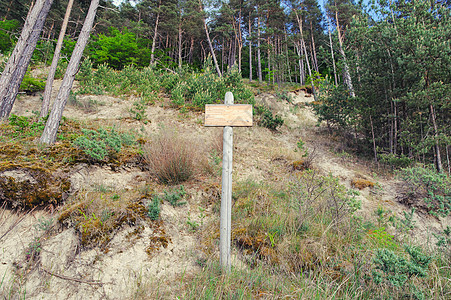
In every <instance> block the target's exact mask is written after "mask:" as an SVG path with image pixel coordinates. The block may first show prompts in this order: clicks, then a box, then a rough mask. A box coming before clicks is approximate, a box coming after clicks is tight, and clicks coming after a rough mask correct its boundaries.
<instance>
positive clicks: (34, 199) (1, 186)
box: [0, 162, 70, 208]
mask: <svg viewBox="0 0 451 300" xmlns="http://www.w3.org/2000/svg"><path fill="white" fill-rule="evenodd" d="M4 171H17V172H19V173H21V176H22V177H23V178H21V180H18V179H17V178H15V177H14V176H5V175H4V176H1V177H0V191H1V192H0V200H2V201H5V202H6V204H7V205H8V206H9V207H21V208H33V207H35V206H46V205H49V204H52V205H57V204H59V203H61V202H62V201H63V200H64V199H65V198H66V195H67V191H68V190H69V189H70V181H69V180H67V179H65V178H58V177H54V176H53V175H52V174H51V173H50V172H48V171H47V170H44V169H43V168H41V167H39V166H35V167H29V168H22V167H20V166H18V165H16V164H14V163H12V162H6V163H2V164H0V172H4ZM0 175H1V174H0Z"/></svg>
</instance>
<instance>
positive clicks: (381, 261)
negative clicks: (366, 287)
mask: <svg viewBox="0 0 451 300" xmlns="http://www.w3.org/2000/svg"><path fill="white" fill-rule="evenodd" d="M404 249H405V251H406V252H407V253H408V254H409V257H410V260H407V259H405V258H404V257H402V256H398V255H397V254H395V253H394V252H393V251H391V250H387V249H379V250H377V252H376V257H375V258H374V260H373V262H374V264H375V268H374V269H373V272H372V274H373V280H374V282H375V283H376V284H381V283H388V284H390V285H392V286H394V287H402V286H404V284H405V283H406V282H407V281H408V280H409V279H410V278H412V277H413V276H418V277H426V276H427V271H428V266H429V263H430V262H431V260H432V257H431V256H428V255H426V254H424V253H423V252H421V250H420V249H419V248H417V247H414V246H409V245H405V246H404Z"/></svg>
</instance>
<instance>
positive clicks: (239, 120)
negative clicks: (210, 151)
mask: <svg viewBox="0 0 451 300" xmlns="http://www.w3.org/2000/svg"><path fill="white" fill-rule="evenodd" d="M205 126H222V127H224V131H223V150H222V194H221V217H220V218H221V219H220V225H219V226H220V228H219V233H220V238H219V250H220V262H221V266H222V269H223V270H224V271H225V272H226V273H230V242H231V239H232V234H231V232H232V161H233V126H242V127H249V126H252V105H249V104H235V105H234V104H233V94H232V93H231V92H227V93H226V95H225V100H224V104H207V105H206V106H205Z"/></svg>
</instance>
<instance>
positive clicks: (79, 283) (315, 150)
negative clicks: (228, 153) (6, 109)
mask: <svg viewBox="0 0 451 300" xmlns="http://www.w3.org/2000/svg"><path fill="white" fill-rule="evenodd" d="M58 84H60V82H56V83H55V85H56V86H57V85H58ZM55 90H57V89H56V88H54V91H55ZM290 95H291V97H292V98H291V99H292V101H291V102H288V101H286V100H281V99H279V98H278V97H276V96H275V95H272V94H269V93H263V94H259V95H257V96H256V102H257V103H260V104H262V103H264V104H265V105H266V106H268V107H270V108H271V110H272V111H273V112H274V113H276V114H278V115H280V116H282V118H283V119H284V121H285V122H284V125H283V126H282V127H280V128H279V129H278V130H277V131H275V130H269V129H267V128H264V127H261V126H257V125H256V126H254V127H252V128H235V129H234V154H233V155H234V162H233V164H234V165H233V168H234V169H233V182H234V198H233V200H234V208H233V212H232V214H234V217H233V221H232V222H233V228H232V231H233V232H232V239H233V242H232V245H233V249H232V256H233V272H232V275H231V278H229V279H227V278H225V277H224V276H223V275H220V273H219V272H218V271H217V268H216V267H215V266H216V265H215V264H217V261H218V247H217V243H218V227H219V213H218V204H219V201H220V182H221V178H220V161H221V153H220V152H221V143H222V130H221V129H220V128H206V127H204V126H203V114H202V112H201V111H200V112H196V111H180V110H179V109H176V108H173V107H172V106H171V105H170V101H169V99H166V98H164V96H162V95H160V97H159V99H157V101H156V102H155V104H153V105H149V106H146V107H145V113H144V115H145V116H146V118H145V119H144V120H141V121H140V120H136V118H135V117H134V115H133V113H131V112H130V110H131V109H133V103H134V101H135V100H136V99H135V98H133V96H123V97H115V96H105V95H100V96H96V95H77V96H76V99H75V100H73V101H72V102H70V103H69V104H68V106H67V107H66V110H65V111H64V117H66V119H65V120H64V121H63V123H64V124H67V127H64V125H63V126H62V127H63V129H62V130H65V129H64V128H78V127H82V128H91V129H96V128H97V129H98V128H101V127H102V128H112V127H114V128H115V129H116V130H118V131H120V132H133V134H134V135H135V137H136V138H138V143H139V146H133V147H138V148H139V149H140V150H139V151H138V150H137V151H138V152H136V151H135V152H133V151H134V150H133V149H134V148H133V149H132V148H130V149H129V148H126V149H125V146H124V149H125V150H126V154H124V156H120V155H122V154H120V155H119V156H118V157H117V158H115V160H114V162H113V160H109V161H107V162H102V163H99V162H93V161H90V160H86V159H84V160H83V159H79V160H76V161H75V162H73V163H72V164H65V165H64V166H62V167H61V169H57V170H50V171H49V172H50V173H51V174H52V176H55V177H57V176H61V177H62V178H65V180H67V181H69V182H70V189H69V190H67V191H66V195H64V196H63V197H62V200H61V202H60V203H58V204H55V203H50V204H45V205H43V206H40V207H38V208H36V209H33V210H31V211H30V210H27V209H23V210H20V209H10V208H7V207H6V206H5V205H6V204H4V205H3V207H2V208H1V210H0V247H1V251H0V276H1V278H2V280H1V281H0V295H2V297H3V298H4V299H156V298H162V299H177V298H180V299H193V298H202V299H214V298H218V297H223V298H226V299H229V298H230V299H232V298H233V299H235V297H236V298H239V299H241V298H246V299H247V298H253V299H275V298H284V299H287V298H301V299H310V298H311V297H313V296H314V295H317V297H319V298H321V299H322V298H333V297H334V295H335V294H337V295H340V296H339V297H340V298H360V297H370V296H369V295H371V293H372V292H374V291H379V292H380V293H381V298H384V297H385V296H384V294H383V293H386V294H385V295H386V296H387V295H389V294H390V293H393V292H394V293H395V294H393V295H395V296H394V297H402V296H403V295H404V294H405V293H408V292H406V291H407V290H408V288H406V289H404V288H398V287H396V286H390V284H388V283H385V285H383V287H377V285H376V284H375V283H372V281H371V280H370V279H368V278H369V277H365V276H364V275H358V274H359V272H362V273H364V274H365V273H366V274H367V276H371V269H372V268H374V266H373V265H372V258H373V257H374V253H375V252H373V251H376V249H378V248H388V249H392V250H394V251H395V252H396V253H403V254H402V255H405V253H404V252H403V250H402V249H403V248H402V245H403V244H404V243H406V244H415V245H418V246H421V247H422V248H423V249H425V251H438V250H437V249H436V246H435V238H434V236H433V235H432V234H433V233H434V234H440V233H441V232H443V230H445V229H446V228H447V226H451V217H450V216H448V217H446V218H441V217H434V216H431V215H429V214H427V213H426V212H425V211H424V210H421V209H417V210H416V211H415V212H414V213H413V215H412V218H413V219H412V220H411V223H409V226H410V225H412V226H411V228H410V227H409V228H407V229H406V228H404V227H402V226H401V225H400V224H404V223H403V222H401V221H398V222H397V223H396V222H392V221H393V220H395V219H396V218H397V220H405V218H407V217H406V216H408V214H405V213H404V212H407V213H408V212H410V207H407V206H405V205H403V204H401V203H400V202H399V197H400V196H401V194H402V193H403V192H405V190H403V186H402V183H401V182H400V181H399V180H398V179H396V177H395V176H394V174H393V173H392V172H391V171H390V170H387V169H384V168H382V167H377V166H376V165H374V164H373V163H371V162H370V161H369V160H368V161H367V160H365V159H364V158H360V157H356V156H354V155H353V154H349V153H348V152H346V150H347V148H346V145H345V141H343V139H342V138H340V137H339V136H335V135H333V134H330V133H329V132H328V130H327V129H326V128H325V126H316V117H315V115H314V114H313V111H312V109H311V107H310V106H309V105H307V104H308V103H309V102H311V101H312V100H313V97H311V96H310V95H308V94H305V93H304V92H303V91H301V92H297V93H291V94H290ZM40 103H41V101H40V97H39V95H37V96H25V95H22V96H20V98H19V99H17V101H16V103H15V106H14V108H13V111H12V114H14V115H17V116H26V117H33V115H34V114H33V111H39V109H40ZM70 126H72V127H70ZM77 126H78V127H77ZM71 130H72V129H71ZM74 130H75V129H74ZM77 130H78V129H77ZM174 132H175V133H174ZM64 134H65V133H62V135H63V136H64ZM165 134H166V135H168V136H169V138H173V139H175V141H176V143H179V142H180V143H183V138H188V143H189V145H188V148H187V149H188V151H189V155H190V156H192V157H194V158H195V161H194V168H195V171H194V176H192V178H190V179H189V180H188V181H185V182H182V183H179V184H176V185H168V184H164V183H162V182H161V180H158V179H157V177H156V176H155V174H154V173H153V170H152V168H151V167H149V164H147V163H146V162H145V161H144V162H143V160H142V158H141V160H140V159H138V158H136V157H138V156H136V155H137V154H136V153H138V154H139V153H144V154H143V157H146V153H147V155H149V154H148V153H152V152H149V151H152V150H151V149H153V148H152V147H154V145H156V141H159V140H158V138H159V137H160V138H161V136H164V135H165ZM8 138H10V140H7V139H8ZM180 138H182V139H180ZM17 139H18V138H16V137H11V136H9V137H6V135H5V136H3V138H2V143H3V144H2V147H3V148H0V150H1V151H2V153H6V150H5V149H7V148H6V146H5V145H7V144H6V143H10V144H11V145H15V143H16V142H17ZM69 141H71V140H70V139H69ZM300 141H301V143H299V142H300ZM65 143H66V140H65V139H62V140H61V142H59V145H58V143H57V145H56V146H54V147H56V148H55V149H57V150H58V151H60V154H59V155H60V156H55V161H54V162H50V161H45V160H43V164H42V166H44V168H45V166H48V165H51V164H52V163H57V162H58V161H57V160H61V161H62V160H63V159H64V157H65V154H64V152H65V151H67V157H69V156H70V155H71V153H72V152H71V151H75V150H71V149H66V148H64V147H66V146H65V145H66V144H65ZM19 146H20V145H19ZM19 146H17V145H16V146H14V147H16V148H17V149H19ZM11 147H13V146H11ZM58 147H59V148H58ZM155 147H156V146H155ZM16 148H14V149H16ZM11 149H13V148H11ZM52 149H53V148H52ZM146 149H147V150H146ZM149 149H150V150H149ZM125 150H124V151H125ZM135 150H136V149H135ZM18 151H19V150H18ZM21 151H22V150H21ZM27 151H28V152H27V153H28V155H29V156H30V155H31V156H32V155H35V156H33V157H37V156H38V155H39V154H42V153H43V152H40V151H44V150H42V149H36V151H34V152H33V151H29V149H28V150H27ZM127 151H129V152H127ZM140 151H141V152H140ZM146 151H147V152H146ZM21 153H22V152H21ZM30 153H31V154H30ZM33 153H34V154H33ZM36 153H38V154H36ZM121 153H122V151H121ZM128 153H130V154H128ZM80 155H82V154H80ZM127 155H128V156H127ZM18 156H19V155H18ZM30 159H31V158H30ZM33 159H34V158H33ZM61 161H60V162H61ZM58 163H59V162H58ZM25 164H26V159H24V158H23V157H21V158H20V163H19V161H17V166H16V167H8V168H4V167H3V168H2V169H0V178H2V177H3V178H6V177H10V178H14V181H11V182H15V183H18V182H26V183H27V182H28V184H33V182H34V181H36V180H37V179H36V177H33V176H34V175H33V174H31V173H30V172H31V171H27V169H26V168H25V167H24V166H25ZM58 174H59V175H58ZM359 183H360V184H363V185H362V186H360V188H361V189H358V188H357V187H359ZM365 183H367V184H366V185H368V186H365ZM61 184H62V183H61ZM181 186H182V187H183V189H181ZM325 187H327V188H325ZM304 189H305V191H307V193H312V194H315V193H317V194H315V196H314V197H311V198H308V197H307V196H305V194H303V193H304V192H303V191H304ZM320 189H324V190H322V192H321V193H319V192H317V191H318V190H320ZM348 189H349V190H353V191H355V192H354V193H353V194H352V195H353V196H352V195H351V194H349V193H348V192H347V190H348ZM357 191H358V193H357ZM297 192H299V194H298V195H297V197H298V198H299V199H300V198H302V197H306V198H305V199H307V200H306V201H305V202H300V207H297V208H296V211H295V214H299V215H300V216H301V215H302V216H303V217H305V219H306V220H308V222H309V223H308V224H309V225H305V226H307V227H306V228H304V229H302V230H304V231H303V233H302V234H301V235H299V234H298V233H296V232H294V231H293V232H291V231H290V230H291V229H290V228H291V227H290V226H292V225H291V223H290V222H292V221H293V220H295V221H294V222H299V220H298V219H296V217H294V219H293V218H291V217H290V218H291V219H290V218H289V217H288V216H291V215H292V214H293V212H292V211H291V209H292V208H291V206H289V204H287V206H286V207H285V206H283V205H285V204H284V202H283V201H286V203H289V202H290V201H292V200H291V199H292V197H293V195H296V193H297ZM323 192H324V193H323ZM334 193H335V194H334ZM0 194H1V192H0ZM301 194H302V195H304V196H302V195H301ZM326 194H327V195H329V196H327V197H329V198H327V197H326V196H324V195H326ZM155 195H158V196H159V197H160V198H159V199H160V200H161V199H164V201H160V205H161V211H160V215H159V218H158V219H157V220H156V221H152V220H150V219H149V217H148V216H147V211H146V209H148V207H149V205H150V203H152V201H153V199H155V197H156V196H155ZM168 195H176V196H177V195H178V196H179V198H180V199H178V198H177V199H176V200H173V201H174V202H173V205H172V204H171V203H170V200H168V199H169V196H168ZM334 195H335V196H336V198H335V196H334ZM323 197H324V198H323ZM157 198H158V197H157ZM317 199H322V200H321V201H325V202H324V203H325V204H324V205H323V203H317V202H315V201H316V200H317ZM330 199H332V200H334V201H335V200H336V201H340V203H339V204H337V205H336V206H334V205H335V204H333V202H330V203H329V202H327V201H329V200H330ZM345 200H346V202H345ZM351 200H352V201H353V202H352V203H358V202H360V203H361V207H360V208H358V205H357V204H355V205H354V204H353V205H354V206H352V205H350V204H349V203H348V201H351ZM309 201H310V202H309ZM182 202H186V203H185V204H182ZM93 203H94V204H95V205H97V207H95V208H94V204H93ZM290 203H291V202H290ZM179 204H180V205H179ZM90 205H91V206H90ZM309 205H310V208H311V209H313V210H315V211H313V212H310V211H309ZM348 205H349V207H351V208H347V207H348ZM344 207H345V208H344ZM354 208H355V210H356V211H355V212H354V211H353V209H354ZM89 209H97V210H95V212H94V210H89ZM143 209H144V212H143V211H142V210H143ZM329 209H332V210H333V209H335V210H336V214H337V218H335V219H332V221H330V220H329V221H327V220H328V219H327V218H328V217H329ZM298 210H299V211H298ZM377 211H379V214H377V213H376V212H377ZM88 212H90V214H88ZM121 214H122V215H121ZM285 214H286V216H285ZM315 215H318V216H319V215H321V216H324V218H323V219H317V218H316V217H315ZM338 215H340V216H339V217H338ZM118 216H125V217H124V218H125V219H124V218H122V219H121V218H118ZM390 217H393V218H392V219H391V221H389V219H390ZM111 220H115V221H114V222H115V223H114V224H111V227H108V228H107V224H109V223H108V222H110V221H111ZM120 220H121V221H120ZM296 220H297V221H296ZM353 220H359V221H358V222H360V223H359V224H361V225H359V226H360V227H359V228H360V231H359V232H357V231H356V232H354V230H355V228H357V227H355V226H356V225H355V224H354V223H353V222H354V221H353ZM355 222H357V221H355ZM369 223H371V224H373V225H368V224H369ZM395 223H396V224H398V227H397V226H396V225H390V224H395ZM95 224H96V225H95ZM99 224H100V225H99ZM306 224H307V223H306ZM365 224H366V225H365ZM95 226H97V227H95ZM108 226H110V225H108ZM277 226H279V227H281V226H284V228H285V229H277V230H276V229H275V231H271V228H276V227H277ZM293 226H294V225H293ZM321 226H324V227H321ZM365 226H366V227H365ZM268 228H269V229H268ZM296 228H297V227H296ZM381 228H382V229H381ZM96 230H97V231H96ZM102 230H103V231H102ZM298 230H301V229H299V228H298ZM378 230H379V231H378ZM282 231H283V233H281V232H282ZM375 232H376V233H375ZM353 235H354V236H357V235H358V236H359V240H358V241H357V240H353V239H352V237H353ZM291 238H293V239H295V238H297V239H299V241H298V244H296V245H297V246H296V247H299V249H297V248H296V249H297V250H292V246H293V245H294V244H295V241H294V240H290V239H291ZM296 243H297V242H296ZM348 251H349V252H348ZM425 253H426V252H425ZM428 253H429V252H428ZM359 255H361V256H360V257H359ZM400 255H401V254H400ZM434 267H437V269H434ZM443 268H444V269H443ZM426 269H427V268H426ZM302 274H304V275H303V276H302ZM449 274H450V270H449V267H448V270H446V267H444V266H443V265H442V266H440V265H439V263H438V262H434V264H433V265H431V266H430V268H429V275H428V276H429V277H427V280H422V279H421V276H420V275H418V274H415V275H413V276H412V278H410V277H409V280H410V281H409V282H408V283H405V285H404V284H403V286H405V287H407V286H409V287H410V286H413V285H416V286H418V287H419V288H420V289H421V290H422V291H423V292H424V293H426V295H430V296H431V294H427V293H428V292H427V290H428V289H432V287H436V288H434V289H433V294H432V298H434V299H446V298H447V297H449V296H450V293H451V287H450V281H449ZM357 276H361V277H359V278H360V279H358V280H356V281H353V282H354V283H353V285H347V282H348V283H349V282H351V281H352V280H353V279H352V278H357ZM356 282H360V284H361V286H360V287H356V286H355V284H356ZM408 284H409V285H408ZM437 286H440V287H437ZM345 287H346V288H345ZM381 291H382V292H381ZM318 295H319V296H318ZM373 296H374V295H373ZM384 299H385V298H384Z"/></svg>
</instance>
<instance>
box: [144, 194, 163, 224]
mask: <svg viewBox="0 0 451 300" xmlns="http://www.w3.org/2000/svg"><path fill="white" fill-rule="evenodd" d="M160 211H161V199H160V198H159V197H158V196H156V195H155V196H153V197H152V200H151V201H149V204H148V205H147V215H148V216H149V218H150V219H151V220H152V221H156V220H158V218H159V217H160Z"/></svg>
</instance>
